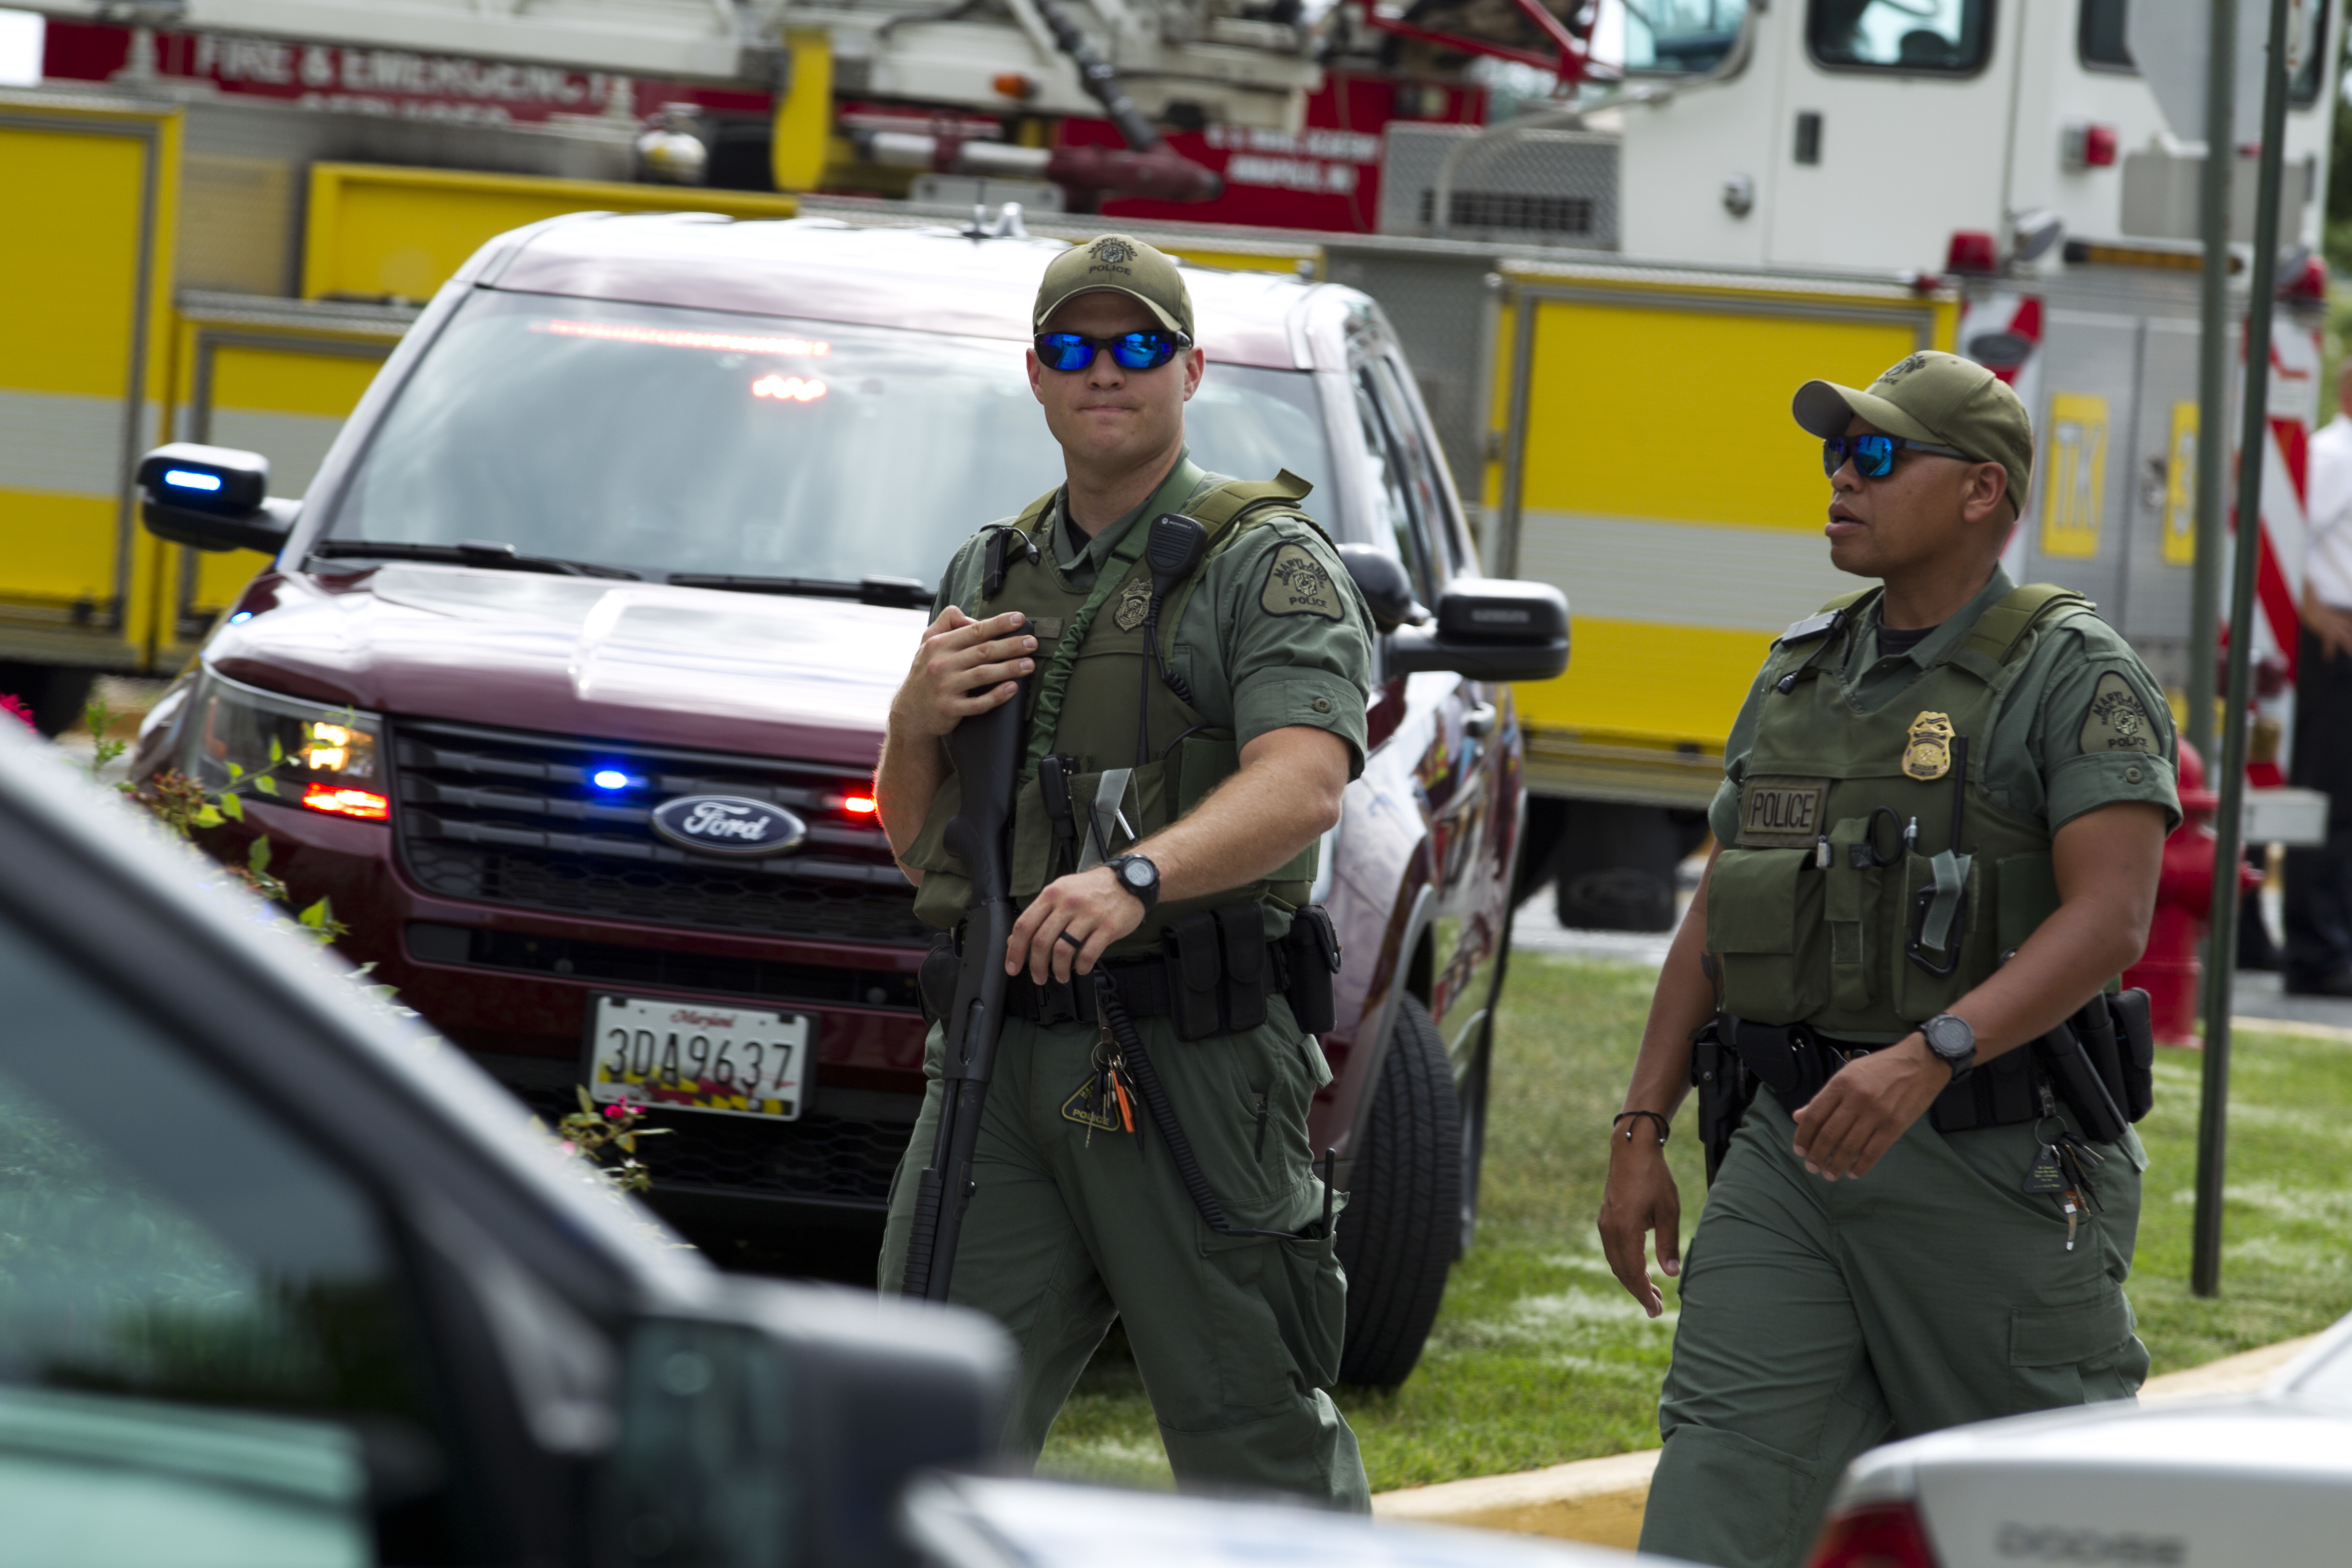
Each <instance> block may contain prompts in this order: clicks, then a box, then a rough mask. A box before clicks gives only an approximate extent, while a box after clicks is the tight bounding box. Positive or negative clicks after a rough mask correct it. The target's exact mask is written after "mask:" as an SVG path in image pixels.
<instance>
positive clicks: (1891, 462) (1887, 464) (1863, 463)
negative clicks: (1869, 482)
mask: <svg viewBox="0 0 2352 1568" xmlns="http://www.w3.org/2000/svg"><path fill="white" fill-rule="evenodd" d="M1896 447H1910V448H1911V450H1913V451H1915V452H1929V453H1933V454H1934V455H1935V456H1937V457H1938V458H1958V459H1959V460H1960V461H1962V462H1964V463H1972V462H1974V461H1976V459H1975V458H1971V457H1969V455H1968V454H1967V453H1966V452H1961V451H1956V450H1954V449H1953V448H1951V447H1937V446H1935V445H1933V444H1931V443H1929V442H1927V441H1913V440H1910V439H1908V438H1906V437H1902V436H1831V437H1824V438H1823V440H1822V472H1823V473H1825V474H1834V473H1836V472H1837V471H1838V470H1839V469H1840V468H1843V467H1845V460H1846V459H1847V458H1853V471H1854V472H1855V473H1857V474H1860V475H1861V476H1862V477H1863V478H1864V479H1885V477H1886V476H1887V475H1888V474H1891V473H1893V472H1894V471H1895V448H1896Z"/></svg>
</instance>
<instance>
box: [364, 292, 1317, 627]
mask: <svg viewBox="0 0 2352 1568" xmlns="http://www.w3.org/2000/svg"><path fill="white" fill-rule="evenodd" d="M1022 350H1023V345H1021V344H1020V343H1017V342H1003V341H999V340H991V339H980V338H963V337H950V336H946V335H943V334H940V333H936V332H921V331H904V330H898V329H886V328H874V327H852V326H843V325H839V324H836V323H832V322H816V321H782V320H778V319H776V318H773V317H764V316H742V315H733V314H722V313H720V312H717V311H706V310H671V309H664V308H659V307H654V306H645V305H625V304H612V303H606V302H601V301H594V300H572V299H556V298H550V297H547V296H542V295H528V294H497V293H492V292H488V291H480V292H477V293H476V294H475V295H474V296H473V297H472V298H471V299H469V300H467V302H466V304H465V306H464V307H463V308H462V309H461V310H460V311H459V313H458V314H457V318H456V319H455V320H454V321H451V322H450V324H449V326H448V327H447V329H446V331H443V332H442V333H441V335H440V337H439V338H438V340H437V341H436V342H434V344H433V345H432V348H431V350H430V352H428V353H426V354H425V358H424V360H423V362H422V363H420V364H419V365H418V366H417V367H416V370H415V374H413V375H412V376H411V377H410V378H409V381H408V383H407V384H406V385H405V386H404V387H403V388H402V389H401V392H400V395H399V398H398V401H396V402H395V403H394V405H393V407H392V409H391V411H390V412H389V413H388V414H387V415H386V416H385V417H384V419H383V424H382V425H381V426H379V427H378V428H377V430H376V431H375V433H374V436H373V439H372V440H371V441H370V443H369V446H368V449H367V452H366V454H365V456H364V457H363V458H362V461H361V464H360V466H359V468H358V471H357V473H356V474H355V475H354V476H353V479H352V482H351V484H350V486H349V487H348V488H347V489H346V490H345V491H344V493H343V499H342V500H341V505H340V507H339V509H338V510H337V511H336V513H335V515H334V518H333V520H332V521H331V523H330V525H329V527H328V531H327V533H326V535H325V537H327V538H329V539H333V540H338V541H345V542H352V541H361V540H364V541H368V542H374V543H400V544H424V545H455V544H457V543H460V542H476V541H481V542H494V543H497V544H501V545H511V546H513V548H514V549H515V550H516V551H517V552H519V553H520V554H522V555H525V556H542V557H553V558H558V559H562V560H565V561H572V562H586V563H596V564H599V565H604V566H617V567H623V568H626V569H628V570H631V571H634V572H635V573H637V574H640V575H642V576H644V577H646V578H648V579H653V580H659V579H661V578H664V577H667V576H668V575H669V574H674V573H686V574H724V575H733V576H754V577H792V578H799V579H804V580H815V581H825V582H837V583H856V582H858V581H860V580H861V579H864V578H866V577H897V578H912V579H915V580H917V581H919V582H921V583H925V584H931V583H936V582H937V581H938V580H939V576H940V570H941V569H942V568H943V567H944V566H945V564H946V563H947V561H948V558H949V556H950V555H951V554H952V553H953V552H954V550H955V548H956V546H957V545H958V544H960V543H961V542H962V541H963V540H964V539H966V538H967V537H969V536H970V535H971V532H972V531H973V530H974V529H976V528H978V527H979V526H980V525H981V524H982V523H985V522H988V521H992V520H994V519H997V518H1001V517H1004V516H1007V515H1009V514H1012V513H1013V512H1017V511H1018V510H1021V508H1022V507H1023V506H1024V505H1025V504H1026V503H1027V502H1029V501H1030V500H1033V499H1034V498H1035V497H1036V496H1037V495H1038V494H1040V493H1041V492H1043V491H1045V490H1046V489H1050V488H1051V487H1053V486H1054V485H1055V484H1056V483H1058V482H1059V481H1060V479H1061V477H1062V465H1061V457H1060V453H1059V452H1058V450H1057V449H1056V448H1055V445H1054V442H1053V439H1052V437H1050V436H1049V435H1048V434H1047V433H1046V429H1045V416H1044V415H1043V414H1042V413H1041V412H1040V410H1039V409H1038V407H1037V404H1036V400H1035V399H1034V397H1032V396H1031V395H1030V392H1029V385H1028V381H1027V379H1026V376H1025V374H1024V370H1023V365H1022ZM1185 428H1186V432H1187V435H1188V437H1189V439H1190V441H1191V443H1192V456H1193V458H1194V459H1195V460H1196V461H1198V462H1199V463H1200V464H1201V465H1202V467H1204V468H1210V469H1212V470H1215V471H1220V472H1223V473H1228V474H1232V475H1234V476H1236V477H1239V478H1244V479H1271V478H1272V477H1273V476H1274V475H1275V473H1276V471H1277V470H1279V469H1281V468H1285V467H1287V468H1291V469H1293V470H1295V471H1297V473H1299V474H1300V475H1301V476H1303V477H1304V478H1307V479H1312V480H1315V481H1316V482H1317V487H1318V489H1319V490H1321V491H1322V494H1323V495H1325V496H1328V495H1329V493H1330V492H1329V490H1328V488H1326V487H1325V484H1324V481H1325V480H1326V479H1327V478H1328V473H1329V468H1330V461H1329V456H1328V452H1329V448H1328V443H1327V442H1326V440H1325V438H1324V435H1323V426H1322V421H1321V419H1320V418H1319V416H1318V414H1317V413H1316V405H1315V391H1314V379H1313V377H1312V376H1310V375H1308V374H1305V373H1303V372H1290V371H1274V370H1261V369H1256V368H1254V367H1250V366H1245V365H1230V364H1214V363H1213V364H1211V365H1210V367H1209V371H1208V374H1207V376H1206V377H1205V378H1204V380H1203V381H1202V385H1201V389H1200V391H1199V393H1198V394H1197V395H1195V396H1194V397H1193V399H1192V403H1191V405H1189V406H1188V408H1187V410H1186V414H1185Z"/></svg>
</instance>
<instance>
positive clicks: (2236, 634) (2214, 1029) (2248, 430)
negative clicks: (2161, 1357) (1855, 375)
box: [2189, 0, 2290, 1296]
mask: <svg viewBox="0 0 2352 1568" xmlns="http://www.w3.org/2000/svg"><path fill="white" fill-rule="evenodd" d="M2289 3H2290V0H2270V5H2271V26H2270V42H2269V46H2268V47H2267V50H2266V52H2265V53H2264V55H2263V161H2262V173H2261V174H2260V176H2259V178H2258V182H2257V184H2256V185H2255V187H2254V190H2255V195H2254V265H2253V277H2252V279H2251V282H2250V289H2251V298H2250V299H2249V300H2247V310H2246V316H2247V320H2246V353H2245V363H2246V405H2245V418H2244V422H2243V425H2242V428H2241V430H2240V433H2239V437H2238V516H2237V529H2238V536H2237V549H2236V551H2235V552H2234V553H2233V557H2232V559H2231V572H2230V679H2229V687H2228V690H2227V692H2226V693H2225V696H2226V699H2227V706H2226V707H2224V708H2223V710H2222V713H2223V717H2224V719H2225V722H2224V723H2223V724H2222V726H2221V815H2220V818H2219V820H2218V821H2216V822H2215V824H2214V838H2215V840H2216V842H2215V844H2214V846H2213V935H2212V945H2211V947H2210V949H2208V951H2209V952H2210V953H2211V954H2212V962H2211V963H2210V964H2209V965H2208V966H2207V968H2206V980H2205V1083H2204V1094H2203V1097H2202V1099H2201V1100H2200V1103H2199V1105H2198V1108H2197V1221H2196V1232H2195V1239H2194V1244H2193V1246H2192V1248H2191V1252H2190V1262H2189V1289H2191V1290H2192V1291H2194V1292H2195V1293H2196V1294H2198V1295H2200V1296H2212V1295H2218V1294H2219V1293H2220V1291H2221V1177H2222V1168H2223V1163H2224V1156H2225V1153H2226V1150H2227V1136H2226V1135H2227V1131H2228V1127H2229V1113H2230V982H2231V975H2232V971H2234V970H2235V968H2236V966H2237V965H2236V960H2237V952H2238V857H2239V855H2240V854H2241V852H2242V848H2243V846H2242V843H2241V838H2242V829H2243V828H2244V826H2245V811H2246V722H2245V716H2246V676H2247V666H2248V664H2249V662H2250V658H2249V656H2250V653H2251V651H2252V647H2253V644H2254V620H2253V616H2254V565H2255V562H2256V560H2257V559H2258V558H2259V556H2260V554H2261V549H2262V531H2263V521H2262V518H2263V510H2262V503H2263V468H2265V467H2267V465H2266V463H2265V462H2264V460H2263V459H2264V458H2265V457H2266V456H2267V454H2268V450H2269V445H2270V373H2271V306H2272V304H2273V299H2274V296H2275V294H2276V289H2277V272H2278V226H2279V176H2280V173H2281V166H2282V163H2283V159H2282V157H2281V153H2282V152H2283V151H2284V149H2283V148H2282V147H2281V145H2280V143H2281V142H2284V139H2285V136H2286V13H2287V6H2288V5H2289ZM2206 151H2207V155H2208V156H2209V157H2210V155H2211V152H2212V150H2211V149H2210V147H2209V148H2208V149H2207V150H2206Z"/></svg>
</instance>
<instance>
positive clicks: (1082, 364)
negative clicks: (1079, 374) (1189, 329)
mask: <svg viewBox="0 0 2352 1568" xmlns="http://www.w3.org/2000/svg"><path fill="white" fill-rule="evenodd" d="M1191 347H1192V339H1190V338H1188V337H1186V336H1185V335H1184V334H1183V333H1181V332H1163V331H1157V330H1154V331H1149V332H1121V333H1120V334H1119V335H1118V336H1117V337H1115V338H1090V337H1088V336H1087V335H1086V334H1085V333H1084V332H1039V333H1038V334H1037V337H1036V348H1037V360H1038V363H1041V364H1043V365H1045V368H1046V369H1048V370H1063V371H1069V370H1084V369H1086V368H1087V366H1088V365H1090V364H1092V363H1095V354H1096V353H1097V351H1098V350H1108V351H1109V353H1110V357H1111V358H1112V359H1113V360H1116V361H1117V362H1118V363H1119V365H1120V366H1121V367H1123V368H1125V369H1128V370H1158V369H1159V368H1160V366H1161V365H1163V364H1166V363H1168V362H1169V361H1170V360H1171V359H1174V358H1175V357H1176V351H1177V350H1178V349H1189V348H1191Z"/></svg>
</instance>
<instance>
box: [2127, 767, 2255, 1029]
mask: <svg viewBox="0 0 2352 1568" xmlns="http://www.w3.org/2000/svg"><path fill="white" fill-rule="evenodd" d="M2219 805H2221V797H2220V796H2219V795H2216V794H2215V793H2214V792H2213V791H2211V790H2210V789H2207V788H2206V787H2205V760H2204V759H2203V758H2202V757H2200V756H2199V755H2198V754H2197V749H2196V748H2195V747H2194V746H2191V745H2190V744H2189V742H2186V741H2183V742H2181V743H2180V826H2178V827H2176V828H2174V829H2173V830H2172V836H2171V837H2168V838H2167V839H2166V840H2165V841H2164V869H2163V872H2162V874H2161V875H2160V876H2158V879H2157V884H2156V918H2155V919H2154V920H2153V921H2150V922H2149V925H2148V928H2147V951H2146V952H2142V953H2141V954H2140V958H2139V962H2138V963H2135V964H2133V965H2132V966H2131V967H2130V968H2129V969H2126V971H2124V984H2126V985H2137V986H2138V987H2139V988H2140V989H2141V990H2143V991H2145V992H2147V1010H2148V1016H2149V1018H2150V1020H2151V1021H2152V1022H2153V1024H2154V1025H2155V1032H2156V1037H2157V1040H2158V1043H2160V1044H2163V1045H2168V1046H2193V1045H2195V1044H2196V1043H2197V982H2198V977H2199V976H2200V973H2202V972H2203V969H2204V966H2203V965H2202V964H2201V963H2199V962H2198V959H2197V950H2198V947H2199V945H2200V943H2202V942H2204V940H2205V932H2206V929H2207V928H2208V927H2209V926H2210V924H2211V923H2212V914H2213V850H2214V838H2213V812H2214V810H2215V808H2216V807H2218V806H2219ZM2240 871H2241V875H2242V878H2243V885H2244V886H2245V887H2247V888H2255V887H2259V886H2261V885H2262V880H2263V878H2262V873H2261V872H2259V871H2257V870H2255V869H2254V868H2252V867H2251V866H2246V865H2244V864H2243V863H2241V867H2240Z"/></svg>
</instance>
